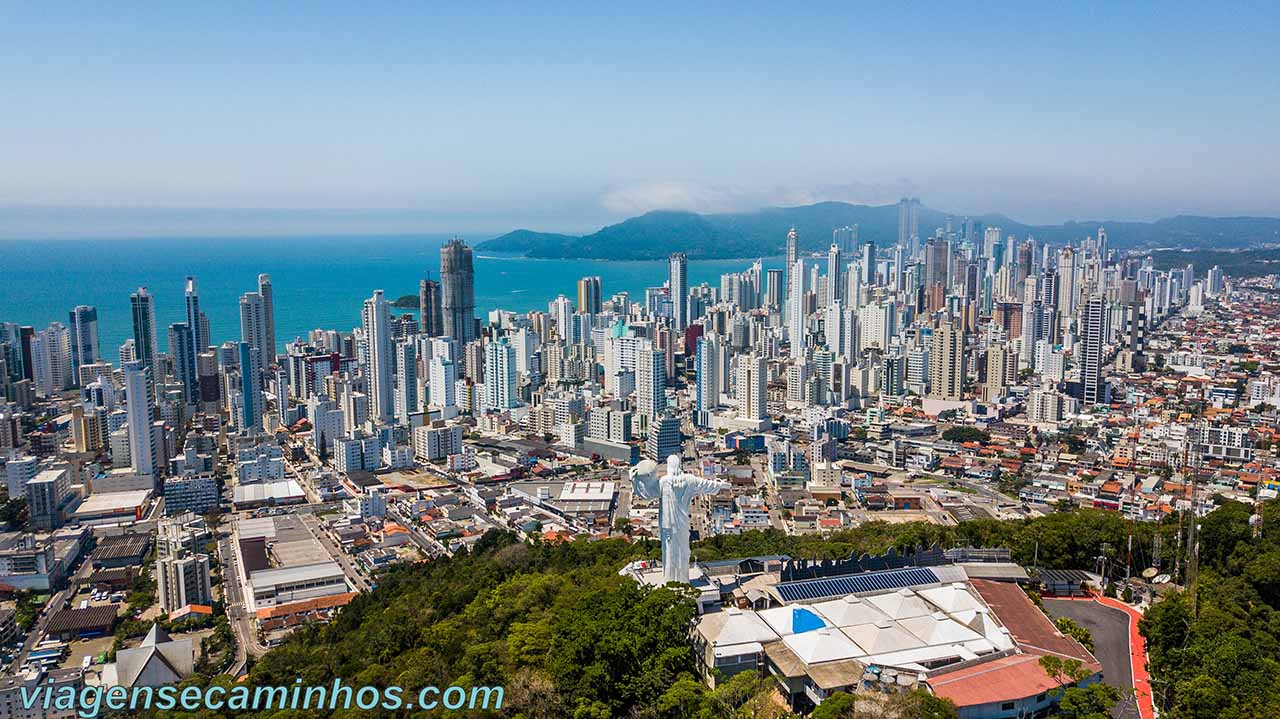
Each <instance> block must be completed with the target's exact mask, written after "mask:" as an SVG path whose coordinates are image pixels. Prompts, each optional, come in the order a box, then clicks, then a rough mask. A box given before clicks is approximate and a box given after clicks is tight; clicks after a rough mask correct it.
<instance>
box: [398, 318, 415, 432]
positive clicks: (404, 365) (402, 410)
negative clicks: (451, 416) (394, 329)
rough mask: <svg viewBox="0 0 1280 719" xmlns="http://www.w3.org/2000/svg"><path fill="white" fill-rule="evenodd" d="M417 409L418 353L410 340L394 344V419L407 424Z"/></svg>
mask: <svg viewBox="0 0 1280 719" xmlns="http://www.w3.org/2000/svg"><path fill="white" fill-rule="evenodd" d="M417 411H418V353H417V348H416V346H415V344H414V343H413V342H412V341H409V340H407V341H404V342H401V343H400V344H398V345H396V421H398V422H399V423H400V424H402V425H405V426H406V427H407V426H409V415H410V414H412V413H414V412H417Z"/></svg>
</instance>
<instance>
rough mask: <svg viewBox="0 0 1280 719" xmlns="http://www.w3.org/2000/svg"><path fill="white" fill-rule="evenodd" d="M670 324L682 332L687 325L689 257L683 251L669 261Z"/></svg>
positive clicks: (672, 256)
mask: <svg viewBox="0 0 1280 719" xmlns="http://www.w3.org/2000/svg"><path fill="white" fill-rule="evenodd" d="M669 282H670V285H669V287H670V292H671V326H673V327H675V328H676V329H677V330H679V331H681V332H683V331H684V328H686V327H688V326H689V257H688V256H687V255H685V253H683V252H677V253H675V254H674V255H671V261H670V277H669Z"/></svg>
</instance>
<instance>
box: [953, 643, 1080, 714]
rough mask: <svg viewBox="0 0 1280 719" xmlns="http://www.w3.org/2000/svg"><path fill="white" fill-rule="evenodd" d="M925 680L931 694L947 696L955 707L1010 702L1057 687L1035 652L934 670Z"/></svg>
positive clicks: (1056, 683)
mask: <svg viewBox="0 0 1280 719" xmlns="http://www.w3.org/2000/svg"><path fill="white" fill-rule="evenodd" d="M928 684H929V687H930V688H931V689H933V693H934V694H936V695H938V696H940V697H942V698H943V699H950V700H951V701H953V702H955V704H956V706H957V707H969V706H976V705H979V704H994V703H996V702H1011V701H1015V700H1017V699H1023V698H1026V697H1033V696H1035V695H1037V694H1039V693H1041V692H1047V691H1049V690H1050V689H1056V688H1057V687H1058V682H1056V681H1054V680H1053V679H1051V678H1050V677H1049V675H1048V674H1046V673H1045V671H1044V669H1041V668H1040V656H1039V655H1037V654H1015V655H1013V656H1009V657H1001V658H1000V659H993V660H991V661H989V662H982V663H981V664H975V665H974V666H971V667H965V668H963V669H957V670H956V671H954V672H946V673H945V674H937V675H934V676H933V677H930V678H929V680H928Z"/></svg>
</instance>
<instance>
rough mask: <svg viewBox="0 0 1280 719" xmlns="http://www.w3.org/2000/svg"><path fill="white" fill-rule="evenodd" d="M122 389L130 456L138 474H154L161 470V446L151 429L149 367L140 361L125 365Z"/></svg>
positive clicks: (153, 398)
mask: <svg viewBox="0 0 1280 719" xmlns="http://www.w3.org/2000/svg"><path fill="white" fill-rule="evenodd" d="M124 391H125V396H126V398H127V399H128V402H129V406H128V412H127V415H128V419H127V422H128V425H129V457H130V461H131V462H132V465H133V471H134V472H135V473H137V474H140V475H143V476H148V477H153V478H154V477H157V476H158V473H159V471H160V466H159V465H160V447H159V446H158V444H157V442H156V436H155V432H154V431H153V430H152V422H151V418H152V407H153V406H154V405H155V389H154V386H153V385H152V383H151V368H150V367H148V366H146V365H145V364H143V363H142V361H140V360H136V361H133V362H129V363H128V364H126V365H125V366H124Z"/></svg>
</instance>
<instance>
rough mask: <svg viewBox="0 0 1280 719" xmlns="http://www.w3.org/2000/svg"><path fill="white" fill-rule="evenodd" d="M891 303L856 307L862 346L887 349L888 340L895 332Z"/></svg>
mask: <svg viewBox="0 0 1280 719" xmlns="http://www.w3.org/2000/svg"><path fill="white" fill-rule="evenodd" d="M894 317H895V315H894V311H893V305H892V304H889V303H888V302H881V303H878V304H874V305H863V306H862V307H859V308H858V326H859V329H860V330H861V333H862V342H861V344H862V348H863V349H867V348H871V347H878V348H879V349H881V350H887V349H889V342H890V340H892V339H893V336H894V335H896V334H897V327H896V326H895V322H894Z"/></svg>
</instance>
